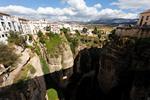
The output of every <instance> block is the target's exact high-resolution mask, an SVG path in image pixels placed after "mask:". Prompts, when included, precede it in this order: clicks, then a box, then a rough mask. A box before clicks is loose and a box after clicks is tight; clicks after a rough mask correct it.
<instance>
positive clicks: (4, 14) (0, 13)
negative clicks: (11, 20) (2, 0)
mask: <svg viewBox="0 0 150 100" xmlns="http://www.w3.org/2000/svg"><path fill="white" fill-rule="evenodd" d="M0 15H3V16H10V15H9V14H6V13H2V12H0Z"/></svg>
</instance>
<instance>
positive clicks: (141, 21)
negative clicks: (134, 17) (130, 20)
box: [140, 16, 144, 26]
mask: <svg viewBox="0 0 150 100" xmlns="http://www.w3.org/2000/svg"><path fill="white" fill-rule="evenodd" d="M143 19H144V16H142V17H141V20H140V26H141V25H142V23H143Z"/></svg>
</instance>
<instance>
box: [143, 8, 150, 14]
mask: <svg viewBox="0 0 150 100" xmlns="http://www.w3.org/2000/svg"><path fill="white" fill-rule="evenodd" d="M145 13H150V9H148V10H146V11H144V12H142V13H141V14H145Z"/></svg>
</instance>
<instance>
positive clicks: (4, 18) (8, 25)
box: [0, 13, 14, 43]
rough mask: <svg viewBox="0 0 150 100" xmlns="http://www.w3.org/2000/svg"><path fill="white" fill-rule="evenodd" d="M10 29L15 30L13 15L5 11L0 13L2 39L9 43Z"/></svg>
mask: <svg viewBox="0 0 150 100" xmlns="http://www.w3.org/2000/svg"><path fill="white" fill-rule="evenodd" d="M10 30H14V26H13V24H12V21H11V16H10V15H8V14H5V13H0V41H1V42H3V43H7V36H8V32H9V31H10Z"/></svg>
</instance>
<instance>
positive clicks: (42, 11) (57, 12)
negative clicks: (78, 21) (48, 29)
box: [37, 7, 76, 16]
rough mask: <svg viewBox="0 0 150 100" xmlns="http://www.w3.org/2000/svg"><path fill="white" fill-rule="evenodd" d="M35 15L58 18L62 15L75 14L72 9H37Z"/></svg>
mask: <svg viewBox="0 0 150 100" xmlns="http://www.w3.org/2000/svg"><path fill="white" fill-rule="evenodd" d="M37 13H38V14H45V15H58V16H62V15H69V16H73V15H75V14H76V12H74V11H73V10H72V8H63V9H61V8H52V7H39V8H38V9H37Z"/></svg>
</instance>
